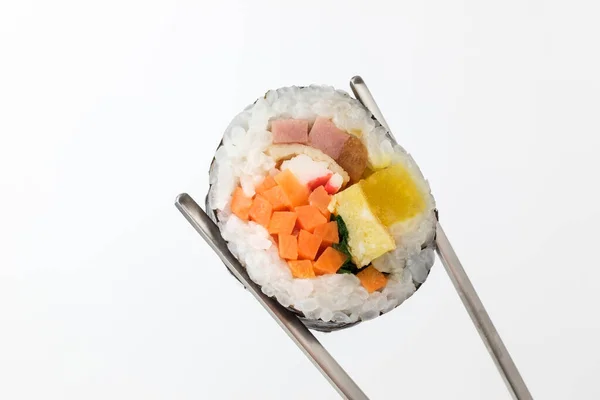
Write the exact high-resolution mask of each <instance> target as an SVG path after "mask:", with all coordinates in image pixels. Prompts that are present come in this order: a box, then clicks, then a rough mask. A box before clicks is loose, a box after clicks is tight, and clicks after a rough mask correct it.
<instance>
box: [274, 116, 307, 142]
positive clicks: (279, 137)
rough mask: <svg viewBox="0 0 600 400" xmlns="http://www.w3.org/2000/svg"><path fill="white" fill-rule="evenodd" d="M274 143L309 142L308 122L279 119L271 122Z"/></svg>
mask: <svg viewBox="0 0 600 400" xmlns="http://www.w3.org/2000/svg"><path fill="white" fill-rule="evenodd" d="M271 132H272V133H273V143H274V144H280V143H301V144H306V143H307V142H308V121H305V120H302V119H278V120H275V121H271Z"/></svg>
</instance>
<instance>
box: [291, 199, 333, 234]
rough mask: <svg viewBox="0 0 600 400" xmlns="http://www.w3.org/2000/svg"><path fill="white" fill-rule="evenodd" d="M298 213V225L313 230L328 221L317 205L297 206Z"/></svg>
mask: <svg viewBox="0 0 600 400" xmlns="http://www.w3.org/2000/svg"><path fill="white" fill-rule="evenodd" d="M295 210H296V214H298V225H299V226H300V228H302V229H304V230H307V231H309V232H311V233H312V232H313V231H314V230H315V228H316V227H317V226H319V225H322V224H324V223H326V222H327V219H326V218H325V217H324V216H323V214H321V211H319V209H318V208H317V207H315V206H300V207H296V208H295Z"/></svg>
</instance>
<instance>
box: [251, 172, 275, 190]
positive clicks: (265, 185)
mask: <svg viewBox="0 0 600 400" xmlns="http://www.w3.org/2000/svg"><path fill="white" fill-rule="evenodd" d="M276 185H277V182H275V179H273V177H272V176H271V175H267V177H266V178H265V179H264V180H263V181H262V182H261V183H260V185H258V186H257V187H256V189H255V190H256V193H258V194H263V192H264V191H265V190H269V189H271V188H272V187H275V186H276Z"/></svg>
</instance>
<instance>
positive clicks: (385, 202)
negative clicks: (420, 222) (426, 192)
mask: <svg viewBox="0 0 600 400" xmlns="http://www.w3.org/2000/svg"><path fill="white" fill-rule="evenodd" d="M360 186H361V187H362V190H363V192H364V193H365V197H366V198H367V201H368V203H369V205H370V206H371V210H373V213H374V214H375V215H376V216H377V217H378V218H379V220H380V221H381V222H382V223H383V224H384V225H385V226H387V227H389V226H392V225H393V224H395V223H397V222H402V221H405V220H407V219H410V218H412V217H414V216H415V215H417V214H419V213H421V212H423V210H424V209H425V199H424V198H423V194H422V193H421V191H420V190H419V188H418V187H417V185H416V184H415V181H414V180H413V179H412V177H411V176H410V173H409V172H408V171H407V170H406V168H404V166H403V165H401V164H395V165H392V166H390V167H388V168H385V169H382V170H379V171H376V172H374V173H373V174H371V175H370V176H369V177H368V178H367V179H364V180H362V181H361V182H360Z"/></svg>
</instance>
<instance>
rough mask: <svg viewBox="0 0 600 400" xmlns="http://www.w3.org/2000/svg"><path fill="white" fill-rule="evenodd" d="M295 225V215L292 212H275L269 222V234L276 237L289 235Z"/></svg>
mask: <svg viewBox="0 0 600 400" xmlns="http://www.w3.org/2000/svg"><path fill="white" fill-rule="evenodd" d="M295 225H296V213H295V212H293V211H275V212H274V213H273V216H271V221H269V228H268V230H269V233H270V234H271V235H277V234H280V233H283V234H285V235H289V234H290V233H292V231H293V230H294V226H295Z"/></svg>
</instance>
